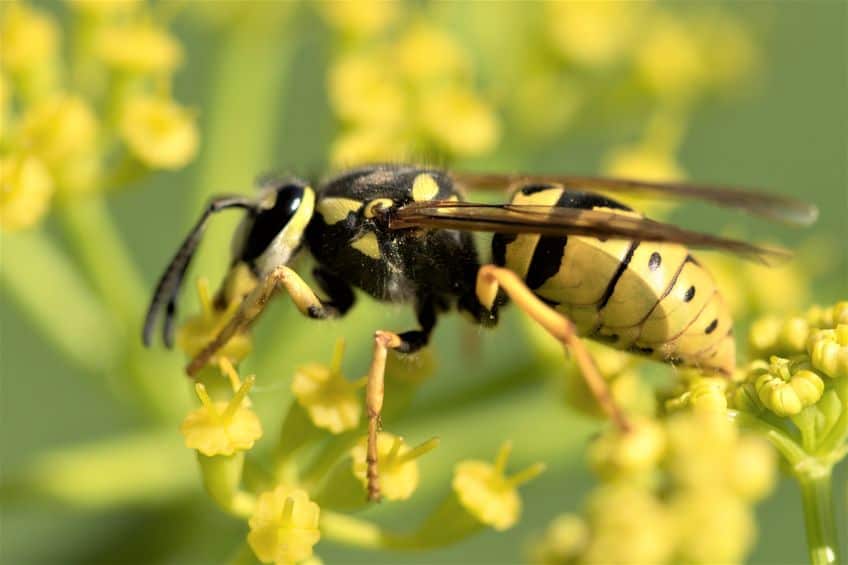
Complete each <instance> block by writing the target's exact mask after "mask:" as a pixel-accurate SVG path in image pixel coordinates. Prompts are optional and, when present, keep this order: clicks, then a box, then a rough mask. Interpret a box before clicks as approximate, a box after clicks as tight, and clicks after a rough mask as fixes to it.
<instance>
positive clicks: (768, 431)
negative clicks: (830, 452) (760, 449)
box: [727, 410, 810, 468]
mask: <svg viewBox="0 0 848 565" xmlns="http://www.w3.org/2000/svg"><path fill="white" fill-rule="evenodd" d="M727 415H728V417H729V418H730V419H731V421H735V422H736V423H738V424H739V425H740V426H741V427H742V428H744V429H747V430H750V431H752V432H755V433H757V434H759V435H761V436H763V437H765V438H766V439H767V440H769V442H771V444H772V445H773V446H774V447H775V448H777V450H778V451H779V452H780V454H781V455H783V457H784V459H786V460H787V461H788V462H789V464H790V465H791V466H792V467H793V468H794V467H795V466H796V465H798V464H800V463H801V462H803V461H806V460H808V459H809V457H810V456H809V455H808V454H807V452H806V451H804V450H803V449H802V448H801V446H800V445H798V444H797V443H796V442H795V440H794V439H792V438H791V437H789V435H787V433H786V431H785V430H782V429H780V428H778V427H776V426H774V425H772V424H769V423H767V422H764V421H763V420H760V419H759V418H757V417H756V416H753V415H751V414H748V413H746V412H740V411H738V410H728V411H727Z"/></svg>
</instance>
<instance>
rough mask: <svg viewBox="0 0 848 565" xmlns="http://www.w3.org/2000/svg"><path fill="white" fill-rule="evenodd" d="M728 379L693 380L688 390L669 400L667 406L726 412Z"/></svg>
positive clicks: (708, 378)
mask: <svg viewBox="0 0 848 565" xmlns="http://www.w3.org/2000/svg"><path fill="white" fill-rule="evenodd" d="M727 384H728V382H727V379H725V378H722V377H701V376H698V377H696V378H694V379H693V380H692V382H691V383H690V384H689V386H688V390H687V391H686V392H684V393H683V394H682V395H681V396H679V397H677V398H674V399H672V400H669V401H668V402H667V403H666V407H667V408H670V409H673V408H682V407H691V408H692V409H693V410H696V411H704V412H719V413H724V412H725V411H726V410H727Z"/></svg>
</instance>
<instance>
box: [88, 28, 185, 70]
mask: <svg viewBox="0 0 848 565" xmlns="http://www.w3.org/2000/svg"><path fill="white" fill-rule="evenodd" d="M95 51H96V53H97V54H98V55H99V56H100V58H101V59H102V60H103V61H104V62H105V63H106V64H107V65H109V66H110V67H113V68H114V69H116V70H119V71H124V72H129V73H139V74H153V73H170V72H172V71H173V70H174V69H176V68H177V66H178V65H179V64H180V63H181V62H182V58H183V52H182V47H181V46H180V44H179V42H178V41H177V40H176V39H174V37H172V36H171V35H170V34H169V33H168V32H167V31H166V30H165V29H163V28H159V27H156V26H154V25H152V24H150V23H146V22H138V23H132V24H126V25H123V24H122V25H116V26H110V27H105V28H103V29H101V30H99V32H98V35H97V38H96V44H95Z"/></svg>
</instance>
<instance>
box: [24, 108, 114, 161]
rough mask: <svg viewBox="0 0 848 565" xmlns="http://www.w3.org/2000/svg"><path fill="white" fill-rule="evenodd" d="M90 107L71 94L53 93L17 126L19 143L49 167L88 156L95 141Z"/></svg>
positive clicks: (93, 117)
mask: <svg viewBox="0 0 848 565" xmlns="http://www.w3.org/2000/svg"><path fill="white" fill-rule="evenodd" d="M97 128H98V124H97V117H96V116H95V114H94V111H93V110H92V109H91V106H89V104H88V103H87V102H86V101H85V100H83V99H82V98H80V97H79V96H76V95H73V94H64V93H63V94H56V95H54V96H51V97H50V98H46V99H44V100H42V101H40V102H37V103H36V104H34V105H32V106H30V107H29V108H28V109H27V111H26V113H25V114H24V116H23V119H22V120H21V124H20V135H21V138H22V139H21V143H22V145H23V146H24V147H26V149H27V150H29V151H33V152H34V153H36V154H37V155H38V156H39V157H40V158H41V159H42V160H43V161H44V162H45V163H46V164H47V165H48V166H49V167H56V166H58V165H60V164H61V163H62V162H63V161H65V160H67V159H69V158H75V157H77V156H79V155H80V154H83V153H91V152H92V151H93V149H94V144H95V141H96V138H97Z"/></svg>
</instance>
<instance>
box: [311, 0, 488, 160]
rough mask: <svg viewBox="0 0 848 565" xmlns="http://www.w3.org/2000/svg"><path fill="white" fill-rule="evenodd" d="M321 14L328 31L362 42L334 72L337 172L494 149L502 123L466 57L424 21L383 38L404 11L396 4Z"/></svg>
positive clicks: (340, 7)
mask: <svg viewBox="0 0 848 565" xmlns="http://www.w3.org/2000/svg"><path fill="white" fill-rule="evenodd" d="M322 6H323V9H322V13H323V14H324V15H325V17H326V19H327V20H328V22H329V23H330V24H331V25H334V26H337V27H342V28H343V29H344V30H346V31H348V32H350V33H351V34H353V35H356V36H358V37H360V38H361V40H360V41H359V42H354V43H351V44H348V45H347V46H346V47H345V48H344V49H343V50H342V52H341V53H340V55H339V56H338V57H337V59H336V60H335V61H334V62H333V64H332V66H331V68H330V71H329V77H328V92H329V98H330V106H331V107H332V109H333V111H334V113H335V114H336V116H337V117H338V118H339V121H340V122H341V123H342V126H343V127H342V132H341V134H340V135H339V137H338V138H337V139H336V141H335V142H334V143H333V147H332V150H331V160H332V162H333V163H334V164H335V165H337V166H349V165H354V164H359V163H362V162H369V161H370V162H373V161H393V160H394V161H396V160H403V159H406V160H409V159H410V158H412V157H415V156H418V155H422V154H423V155H443V156H449V157H454V156H455V157H464V156H474V155H480V154H483V153H485V152H487V151H489V150H491V149H492V148H494V146H495V145H496V144H497V142H498V139H499V137H500V124H499V121H498V118H497V116H496V114H495V112H494V109H493V108H492V106H491V105H490V104H489V103H487V102H486V101H485V100H484V98H483V97H482V96H481V95H480V94H479V93H478V92H477V91H476V90H475V88H474V86H473V81H472V78H473V77H472V76H471V74H470V65H469V55H468V53H467V52H466V51H465V50H464V49H463V48H462V47H461V46H460V45H459V43H457V42H456V40H454V39H453V38H452V37H451V36H450V35H449V34H448V33H447V32H445V31H443V30H442V29H440V28H438V27H436V26H435V25H433V24H432V23H430V22H427V21H425V20H423V19H422V20H421V21H418V22H416V23H413V24H411V25H408V26H406V27H405V28H404V31H403V32H402V34H400V35H397V36H395V35H391V34H381V33H378V32H379V31H382V30H384V29H385V24H386V23H387V22H389V21H392V20H394V19H395V18H397V17H399V16H398V14H396V13H395V11H396V10H398V9H399V8H400V6H401V5H400V4H396V3H392V2H376V3H373V6H372V5H371V4H370V3H369V4H368V6H359V4H355V6H356V7H355V8H354V7H353V6H354V4H353V3H337V2H327V3H323V4H322ZM353 12H356V14H355V15H354V13H353Z"/></svg>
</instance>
